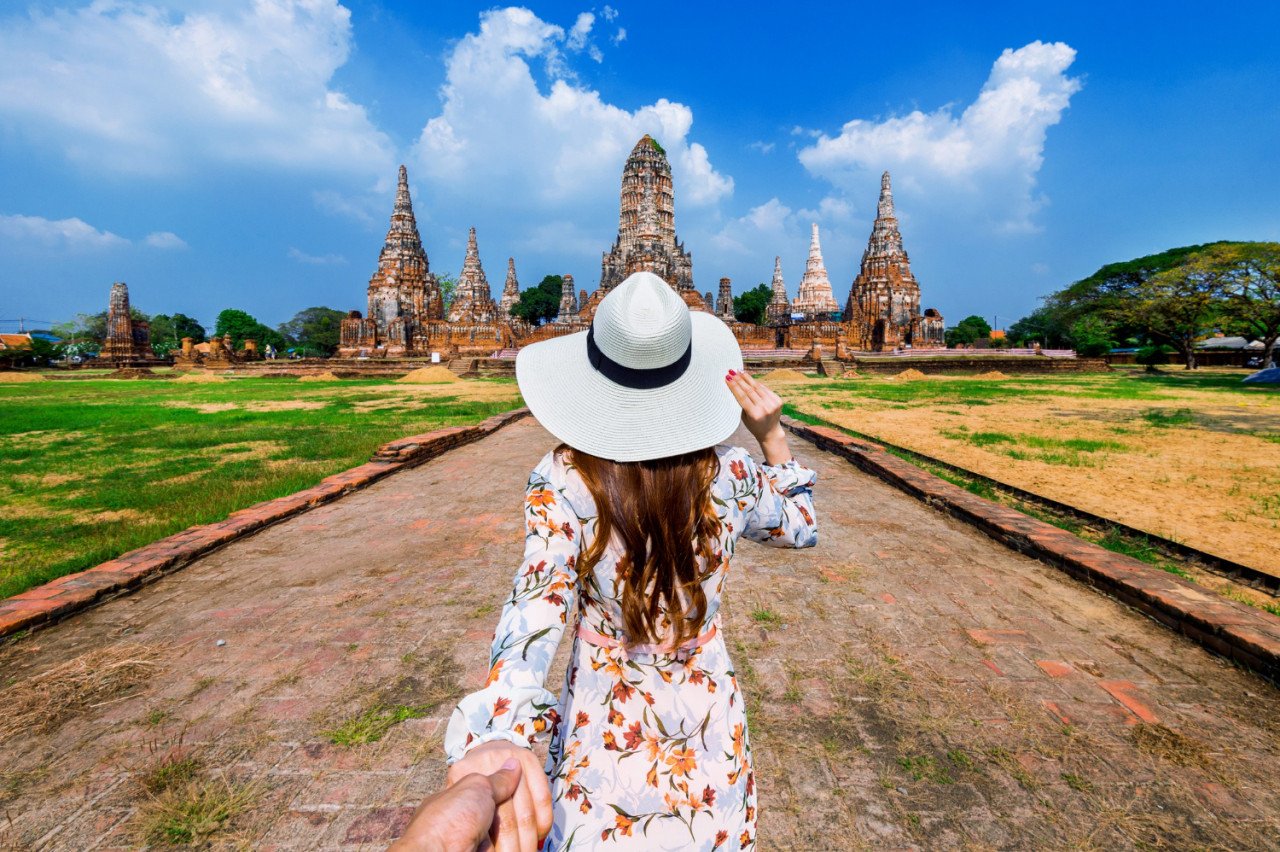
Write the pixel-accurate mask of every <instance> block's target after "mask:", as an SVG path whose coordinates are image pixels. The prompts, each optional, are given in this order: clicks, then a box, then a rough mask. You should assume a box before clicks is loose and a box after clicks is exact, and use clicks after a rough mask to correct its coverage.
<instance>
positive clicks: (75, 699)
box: [0, 642, 163, 743]
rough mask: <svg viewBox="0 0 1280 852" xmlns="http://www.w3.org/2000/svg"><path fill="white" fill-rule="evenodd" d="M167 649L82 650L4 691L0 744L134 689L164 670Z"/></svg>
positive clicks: (132, 645)
mask: <svg viewBox="0 0 1280 852" xmlns="http://www.w3.org/2000/svg"><path fill="white" fill-rule="evenodd" d="M162 652H163V648H162V647H161V646H159V645H144V644H140V643H136V642H120V643H117V644H115V645H108V646H107V647H105V648H98V649H97V650H94V651H89V652H88V653H85V654H81V655H80V656H78V657H75V658H74V659H71V660H68V661H67V662H65V663H62V664H61V665H57V666H54V667H53V668H51V669H49V670H48V671H46V672H43V673H41V674H38V675H36V676H34V677H30V678H27V679H26V680H23V681H19V682H17V683H15V684H13V685H11V686H8V687H5V688H4V690H3V691H0V706H3V707H4V713H3V715H0V743H3V742H5V741H7V740H9V739H11V738H13V737H15V736H18V735H21V734H32V733H40V732H42V731H49V730H52V729H53V728H56V727H57V726H58V725H60V724H61V723H62V721H63V720H64V719H67V718H69V717H71V716H74V715H77V714H80V713H84V712H87V711H88V710H91V709H93V708H95V707H99V706H101V705H102V704H104V703H106V702H108V701H109V700H110V699H112V698H113V697H115V696H117V695H120V694H122V693H125V692H128V691H129V690H131V689H132V688H133V687H135V686H137V685H138V684H140V683H142V682H143V681H145V680H146V679H147V678H149V677H151V676H152V675H153V674H155V673H156V672H157V671H159V669H160V667H161V666H160V662H159V661H160V658H161V656H162Z"/></svg>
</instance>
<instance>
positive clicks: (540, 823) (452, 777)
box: [447, 740, 551, 852]
mask: <svg viewBox="0 0 1280 852" xmlns="http://www.w3.org/2000/svg"><path fill="white" fill-rule="evenodd" d="M512 758H514V759H516V760H518V761H519V762H520V769H521V773H520V785H519V786H518V787H517V788H516V792H515V795H514V796H512V797H511V798H510V799H508V800H507V801H505V802H503V803H502V804H500V805H498V819H497V829H498V830H497V834H496V835H495V837H494V840H493V848H494V850H496V852H537V849H538V843H540V842H541V841H542V838H544V837H546V836H547V832H549V831H551V786H550V785H549V784H548V783H547V776H546V775H545V774H543V771H542V764H541V762H540V761H539V760H538V758H537V756H536V755H534V753H533V752H532V751H531V750H529V749H527V748H524V747H522V746H518V745H515V744H514V743H510V742H507V741H506V740H494V741H492V742H487V743H484V744H482V745H478V746H476V747H475V748H473V749H472V750H471V751H469V752H467V753H466V755H464V756H463V758H462V759H461V760H459V761H458V762H457V763H455V764H454V765H453V766H450V767H449V776H448V782H447V783H448V785H449V786H453V785H454V784H457V783H458V782H460V781H461V780H462V779H463V778H465V777H466V776H468V775H471V774H473V773H477V772H478V773H480V774H482V775H490V774H492V773H494V772H497V771H498V770H500V769H501V768H502V766H503V764H504V763H506V762H507V761H508V760H510V759H512Z"/></svg>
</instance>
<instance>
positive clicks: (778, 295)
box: [764, 255, 791, 325]
mask: <svg viewBox="0 0 1280 852" xmlns="http://www.w3.org/2000/svg"><path fill="white" fill-rule="evenodd" d="M770 286H771V287H772V288H773V298H772V299H770V300H769V304H768V305H767V306H766V307H765V309H764V321H765V323H766V324H767V325H784V324H786V323H787V322H789V321H790V320H791V300H790V299H788V298H787V285H786V283H785V282H784V281H783V280H782V258H781V257H778V256H776V255H775V256H774V258H773V283H772V284H771V285H770Z"/></svg>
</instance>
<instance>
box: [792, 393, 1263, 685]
mask: <svg viewBox="0 0 1280 852" xmlns="http://www.w3.org/2000/svg"><path fill="white" fill-rule="evenodd" d="M782 420H783V425H784V426H785V427H786V428H787V429H788V430H790V431H791V432H793V433H794V434H795V435H796V436H798V437H800V438H803V439H804V440H806V441H810V442H811V443H813V444H815V445H816V446H817V447H818V448H819V449H822V450H826V451H827V452H830V453H833V454H835V455H838V456H842V457H843V458H845V459H848V460H849V461H850V462H852V463H853V464H854V465H856V466H857V467H858V468H859V469H861V470H863V471H866V472H867V473H870V474H871V475H873V476H875V477H877V478H879V479H882V480H884V481H885V482H887V483H889V484H890V485H892V486H894V487H895V488H897V489H899V490H900V491H903V492H906V493H907V494H910V495H911V496H913V497H915V498H917V499H919V500H923V501H924V502H926V503H928V504H929V505H931V506H933V507H935V508H937V509H940V510H942V511H944V512H947V513H948V514H950V515H952V516H953V517H955V518H957V519H959V520H961V521H964V522H965V523H968V524H971V525H972V526H975V527H977V528H978V529H979V530H981V531H982V532H984V533H986V534H987V535H989V536H991V537H992V538H994V539H996V540H997V541H999V542H1001V543H1003V544H1005V545H1006V546H1008V547H1010V548H1012V549H1014V550H1017V551H1020V552H1022V553H1025V554H1027V555H1028V556H1031V557H1032V558H1034V559H1038V560H1040V561H1041V562H1045V563H1047V564H1050V565H1053V566H1054V567H1056V568H1059V569H1061V570H1063V571H1065V572H1066V573H1068V574H1070V575H1071V576H1072V577H1074V578H1076V579H1077V580H1081V581H1083V582H1085V583H1088V584H1089V585H1091V586H1094V587H1095V588H1098V589H1100V590H1102V591H1104V592H1105V593H1107V594H1109V595H1111V596H1113V597H1115V598H1117V599H1119V600H1120V601H1122V602H1123V603H1125V604H1127V605H1129V606H1131V607H1133V608H1134V609H1136V610H1139V611H1140V612H1143V613H1145V614H1146V615H1148V616H1150V617H1152V618H1154V619H1155V620H1156V621H1159V622H1160V623H1161V624H1164V625H1165V626H1166V627H1169V628H1171V629H1173V630H1176V631H1178V632H1180V633H1182V634H1184V635H1186V636H1187V637H1189V638H1191V639H1194V640H1195V641H1196V642H1199V643H1200V644H1201V645H1204V646H1205V647H1206V648H1208V649H1210V650H1211V651H1214V652H1215V653H1218V654H1221V655H1222V656H1224V657H1226V658H1227V659H1230V660H1234V661H1236V662H1238V663H1242V664H1244V665H1246V666H1248V667H1249V668H1250V669H1252V670H1253V671H1254V672H1256V673H1257V674H1259V675H1261V676H1262V677H1264V678H1266V679H1267V680H1270V681H1272V682H1273V683H1280V618H1277V617H1276V616H1273V615H1271V614H1269V613H1266V612H1263V611H1261V610H1258V609H1254V608H1253V607H1251V606H1248V605H1246V604H1242V603H1239V602H1237V601H1233V600H1229V599H1226V598H1223V597H1221V596H1219V595H1215V594H1212V593H1210V592H1207V591H1205V590H1204V589H1202V588H1201V587H1200V586H1198V585H1196V584H1195V583H1192V582H1189V581H1187V580H1184V579H1182V578H1181V577H1178V576H1176V575H1174V574H1170V573H1168V572H1166V571H1161V570H1160V569H1159V568H1153V567H1151V566H1150V565H1147V564H1146V563H1144V562H1139V561H1138V560H1136V559H1133V558H1132V557H1129V556H1123V555H1121V554H1119V553H1113V552H1111V551H1110V550H1107V549H1106V548H1104V547H1101V546H1099V545H1096V544H1094V543H1092V542H1089V541H1085V540H1084V539H1082V538H1080V537H1079V536H1076V535H1073V534H1072V533H1069V532H1067V531H1066V530H1063V529H1059V528H1058V527H1055V526H1053V525H1052V524H1048V523H1045V522H1044V521H1039V520H1036V519H1035V518H1032V517H1028V516H1027V515H1024V514H1022V513H1021V512H1019V511H1017V510H1015V509H1010V508H1008V507H1006V506H1001V505H1000V504H998V503H993V502H991V501H990V500H986V499H983V498H982V497H978V496H977V495H975V494H971V493H969V492H968V491H966V490H964V489H963V488H960V487H959V486H957V485H952V484H951V483H950V482H947V481H946V480H944V479H940V478H938V477H936V476H934V475H933V474H931V473H929V472H928V471H925V470H922V469H920V468H918V467H916V466H915V465H913V464H911V463H910V462H908V461H905V460H903V459H900V458H898V457H897V456H895V455H893V454H892V453H889V452H887V451H886V450H885V449H884V448H882V447H879V446H877V445H875V444H872V443H869V442H867V441H862V440H859V439H857V438H854V437H851V436H849V435H845V434H843V433H841V432H838V431H836V430H835V429H828V428H826V427H824V426H811V425H809V424H807V423H802V422H801V421H799V420H796V419H794V418H791V417H783V418H782Z"/></svg>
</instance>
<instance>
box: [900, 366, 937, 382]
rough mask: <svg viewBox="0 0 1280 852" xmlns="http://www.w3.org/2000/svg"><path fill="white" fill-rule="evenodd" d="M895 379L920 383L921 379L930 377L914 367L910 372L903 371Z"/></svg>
mask: <svg viewBox="0 0 1280 852" xmlns="http://www.w3.org/2000/svg"><path fill="white" fill-rule="evenodd" d="M893 378H894V379H896V380H897V381H900V382H918V381H920V380H921V379H927V378H929V377H928V376H926V375H925V374H924V373H922V372H920V371H919V370H917V369H916V368H915V367H912V368H910V369H908V370H903V371H902V372H901V373H899V374H898V375H896V376H894V377H893Z"/></svg>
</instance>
